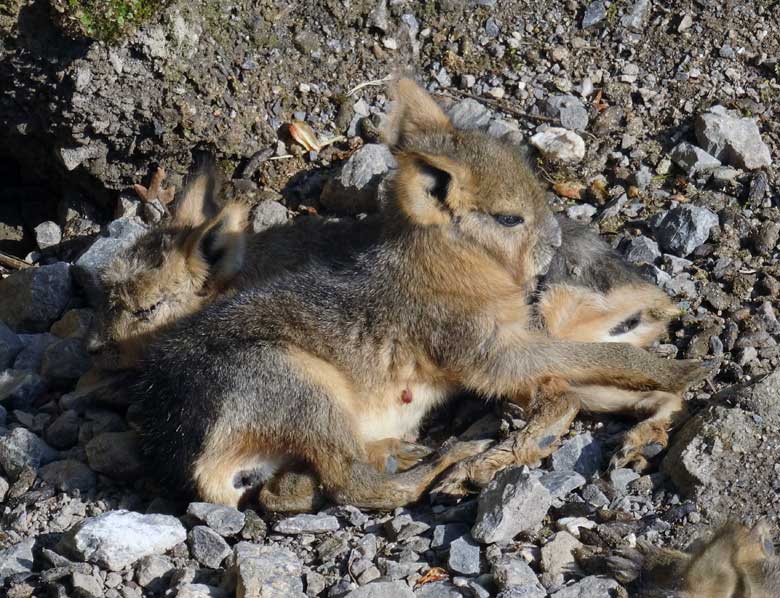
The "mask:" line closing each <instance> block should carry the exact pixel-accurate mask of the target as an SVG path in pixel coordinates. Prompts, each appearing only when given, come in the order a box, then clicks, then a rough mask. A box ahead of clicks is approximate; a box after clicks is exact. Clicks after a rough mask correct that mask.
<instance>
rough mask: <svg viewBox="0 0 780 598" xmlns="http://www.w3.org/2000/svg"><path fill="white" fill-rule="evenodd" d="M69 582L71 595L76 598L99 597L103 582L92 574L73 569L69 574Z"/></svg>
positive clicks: (101, 592) (101, 593)
mask: <svg viewBox="0 0 780 598" xmlns="http://www.w3.org/2000/svg"><path fill="white" fill-rule="evenodd" d="M70 584H71V587H72V588H73V595H74V596H77V597H78V598H101V596H103V583H102V582H101V581H100V580H98V579H96V578H95V577H94V576H92V575H87V574H85V573H80V572H79V571H74V572H73V573H71V574H70Z"/></svg>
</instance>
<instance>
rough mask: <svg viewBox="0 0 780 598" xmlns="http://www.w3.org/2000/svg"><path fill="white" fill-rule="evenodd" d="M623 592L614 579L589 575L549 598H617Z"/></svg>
mask: <svg viewBox="0 0 780 598" xmlns="http://www.w3.org/2000/svg"><path fill="white" fill-rule="evenodd" d="M621 591H625V590H623V589H622V586H621V585H620V584H619V583H618V582H616V581H615V580H614V579H609V578H607V577H597V576H595V575H591V576H590V577H586V578H584V579H582V580H580V581H578V582H577V583H575V584H574V585H571V586H567V587H565V588H563V589H561V590H558V591H557V592H555V593H554V594H552V596H551V598H595V597H596V596H619V595H621V594H619V592H621Z"/></svg>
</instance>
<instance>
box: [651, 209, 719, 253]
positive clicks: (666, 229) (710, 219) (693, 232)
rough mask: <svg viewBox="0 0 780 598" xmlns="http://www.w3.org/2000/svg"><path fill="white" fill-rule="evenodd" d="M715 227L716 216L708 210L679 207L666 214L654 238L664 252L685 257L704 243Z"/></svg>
mask: <svg viewBox="0 0 780 598" xmlns="http://www.w3.org/2000/svg"><path fill="white" fill-rule="evenodd" d="M717 225H718V216H717V214H715V213H714V212H713V211H712V210H710V209H709V208H703V207H700V206H693V205H688V204H685V205H680V206H677V207H676V208H672V209H671V210H669V211H668V212H667V213H666V215H665V216H664V218H663V219H662V220H661V222H660V224H659V225H658V228H657V229H656V238H657V239H658V244H659V245H660V246H661V247H662V248H663V250H664V251H667V252H669V253H673V254H676V255H680V256H686V255H689V254H690V253H692V252H693V250H694V249H696V248H697V247H698V246H699V245H701V244H702V243H704V242H705V241H706V240H707V239H708V238H709V236H710V230H711V229H712V228H713V227H714V226H717Z"/></svg>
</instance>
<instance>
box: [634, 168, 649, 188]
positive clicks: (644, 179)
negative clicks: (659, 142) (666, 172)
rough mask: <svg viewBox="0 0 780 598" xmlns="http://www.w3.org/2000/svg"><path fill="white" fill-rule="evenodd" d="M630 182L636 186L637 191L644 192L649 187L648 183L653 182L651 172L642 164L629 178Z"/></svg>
mask: <svg viewBox="0 0 780 598" xmlns="http://www.w3.org/2000/svg"><path fill="white" fill-rule="evenodd" d="M631 182H632V183H633V184H634V185H636V187H637V188H638V189H639V190H641V191H644V190H645V189H647V188H648V187H649V186H650V183H652V182H653V171H652V170H650V168H648V167H647V166H646V165H644V164H642V165H641V166H640V167H639V170H637V171H636V172H635V173H634V174H633V176H632V177H631Z"/></svg>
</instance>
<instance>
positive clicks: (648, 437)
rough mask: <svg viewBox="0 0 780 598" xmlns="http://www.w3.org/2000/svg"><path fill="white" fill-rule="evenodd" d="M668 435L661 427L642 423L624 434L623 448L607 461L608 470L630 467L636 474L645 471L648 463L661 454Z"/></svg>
mask: <svg viewBox="0 0 780 598" xmlns="http://www.w3.org/2000/svg"><path fill="white" fill-rule="evenodd" d="M668 443H669V435H668V434H667V432H666V430H665V429H664V428H663V427H662V426H661V425H654V424H652V423H642V424H639V425H638V426H635V427H634V428H632V429H631V430H629V432H628V433H627V434H626V438H625V440H624V441H623V446H622V447H621V449H620V450H619V451H618V452H616V453H615V454H614V455H613V456H612V459H610V461H609V467H610V469H620V468H623V467H630V468H632V469H633V470H634V471H636V472H638V473H639V472H642V471H644V470H645V469H647V466H648V461H649V460H650V459H652V458H653V457H656V456H658V455H659V454H661V453H662V452H663V450H664V449H665V448H666V446H667V444H668Z"/></svg>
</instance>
